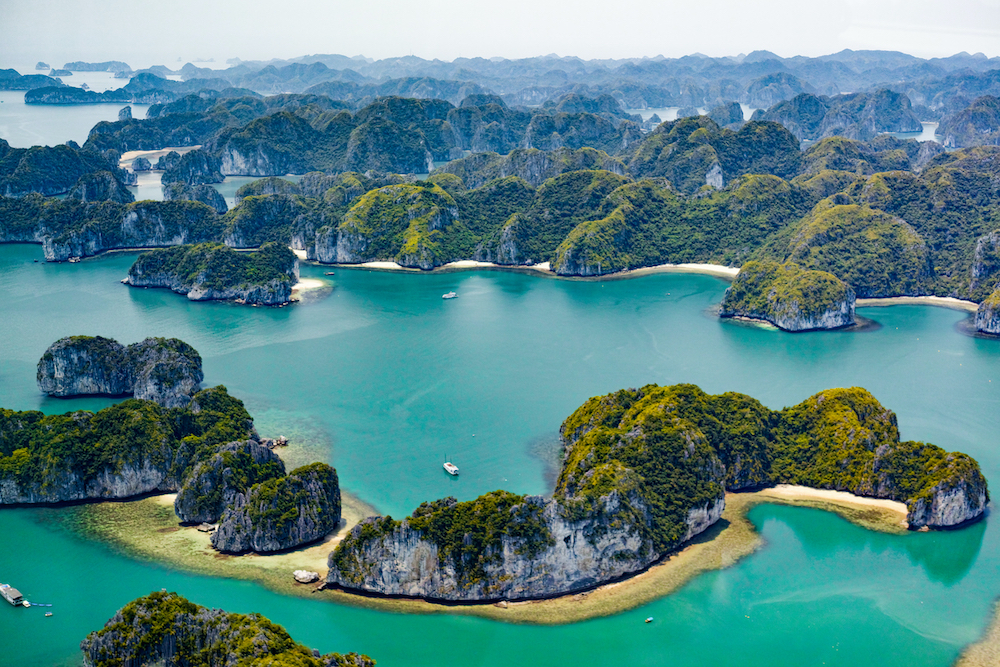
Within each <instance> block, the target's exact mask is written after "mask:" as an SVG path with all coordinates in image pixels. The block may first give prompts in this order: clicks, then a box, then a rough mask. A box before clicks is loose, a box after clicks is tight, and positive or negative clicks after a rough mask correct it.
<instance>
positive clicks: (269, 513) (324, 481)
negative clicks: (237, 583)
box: [212, 463, 340, 553]
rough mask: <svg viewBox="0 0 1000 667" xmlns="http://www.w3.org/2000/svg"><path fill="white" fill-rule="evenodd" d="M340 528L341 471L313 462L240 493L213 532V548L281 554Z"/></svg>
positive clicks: (226, 550) (225, 550)
mask: <svg viewBox="0 0 1000 667" xmlns="http://www.w3.org/2000/svg"><path fill="white" fill-rule="evenodd" d="M339 525H340V486H339V483H338V480H337V471H335V470H334V469H333V468H331V467H330V466H328V465H326V464H325V463H311V464H309V465H307V466H302V467H301V468H296V469H295V470H293V471H292V472H290V473H288V474H287V475H285V476H283V477H275V478H272V479H269V480H267V481H264V482H261V483H258V484H255V485H253V486H251V487H250V488H249V489H248V490H247V492H246V493H245V494H241V493H237V494H236V495H235V498H234V500H233V502H232V503H230V504H229V505H228V506H227V507H226V509H225V511H224V512H223V514H222V518H221V519H220V521H219V527H218V528H217V529H216V530H215V532H213V533H212V546H214V547H215V548H216V549H218V550H219V551H222V552H227V553H243V552H246V551H255V552H258V553H266V552H273V551H282V550H284V549H291V548H292V547H297V546H299V545H302V544H308V543H309V542H314V541H316V540H318V539H320V538H321V537H323V536H325V535H327V534H328V533H329V532H330V531H332V530H334V529H335V528H336V527H337V526H339Z"/></svg>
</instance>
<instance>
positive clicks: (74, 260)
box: [69, 257, 80, 264]
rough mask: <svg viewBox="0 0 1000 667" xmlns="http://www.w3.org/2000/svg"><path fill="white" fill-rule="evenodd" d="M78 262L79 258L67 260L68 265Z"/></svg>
mask: <svg viewBox="0 0 1000 667" xmlns="http://www.w3.org/2000/svg"><path fill="white" fill-rule="evenodd" d="M79 261H80V258H79V257H70V258H69V263H70V264H76V263H77V262H79Z"/></svg>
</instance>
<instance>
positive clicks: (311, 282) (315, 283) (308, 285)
mask: <svg viewBox="0 0 1000 667" xmlns="http://www.w3.org/2000/svg"><path fill="white" fill-rule="evenodd" d="M325 284H326V283H325V282H323V281H322V280H320V279H319V278H299V282H297V283H295V284H294V285H292V291H293V292H306V291H308V290H314V289H319V288H320V287H323V285H325Z"/></svg>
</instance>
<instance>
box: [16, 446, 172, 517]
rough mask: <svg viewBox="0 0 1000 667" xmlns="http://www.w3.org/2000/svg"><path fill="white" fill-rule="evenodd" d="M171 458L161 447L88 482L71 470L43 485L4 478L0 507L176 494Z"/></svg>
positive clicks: (50, 476) (50, 477) (48, 478)
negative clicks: (150, 454) (166, 493)
mask: <svg viewBox="0 0 1000 667" xmlns="http://www.w3.org/2000/svg"><path fill="white" fill-rule="evenodd" d="M174 454H175V452H173V451H171V450H170V448H169V447H167V446H164V447H163V448H162V449H161V451H160V452H159V453H158V455H157V456H145V457H142V459H141V460H138V461H125V462H121V463H120V464H119V465H116V466H115V469H113V470H112V469H111V468H105V469H104V470H102V471H101V472H100V473H99V474H98V475H97V476H96V477H94V478H92V479H89V480H86V479H84V476H83V475H81V474H80V473H78V472H76V471H74V470H61V471H58V472H55V473H53V474H50V475H48V476H47V477H46V479H45V481H44V482H34V481H21V482H18V480H16V479H14V478H11V477H6V478H3V479H0V505H28V504H37V503H62V502H72V501H77V500H96V499H101V498H105V499H106V498H130V497H132V496H139V495H143V494H146V493H153V492H170V491H176V490H177V484H178V482H177V479H176V478H175V477H174V476H173V475H172V474H171V467H172V464H173V463H174V462H175V460H176V459H175V457H174ZM162 457H166V458H162Z"/></svg>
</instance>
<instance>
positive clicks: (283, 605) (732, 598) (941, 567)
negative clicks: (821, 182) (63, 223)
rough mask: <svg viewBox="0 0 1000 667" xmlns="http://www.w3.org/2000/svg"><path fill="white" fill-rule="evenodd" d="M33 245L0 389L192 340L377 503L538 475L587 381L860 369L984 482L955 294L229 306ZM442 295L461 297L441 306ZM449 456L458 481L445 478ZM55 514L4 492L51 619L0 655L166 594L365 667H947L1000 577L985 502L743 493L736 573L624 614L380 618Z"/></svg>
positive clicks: (388, 299)
mask: <svg viewBox="0 0 1000 667" xmlns="http://www.w3.org/2000/svg"><path fill="white" fill-rule="evenodd" d="M34 259H41V251H40V248H39V247H37V246H16V245H15V246H0V298H2V303H3V304H4V306H3V311H2V317H0V405H2V406H4V407H8V408H14V409H21V410H23V409H41V410H44V411H46V412H64V411H67V410H70V409H78V408H88V409H95V408H99V407H101V406H103V405H106V404H107V403H108V401H107V400H105V399H74V400H57V399H48V398H45V397H43V396H42V395H40V394H39V392H38V390H37V388H36V386H35V383H34V368H35V363H36V362H37V360H38V358H39V356H40V355H41V354H42V352H43V351H44V350H45V348H46V347H47V346H48V345H49V344H50V343H51V342H53V341H54V340H56V339H57V338H59V337H61V336H65V335H70V334H90V335H97V334H99V335H104V336H111V337H114V338H117V339H118V340H119V341H121V342H123V343H131V342H134V341H136V340H139V339H141V338H143V337H145V336H149V335H156V336H176V337H179V338H182V339H184V340H186V341H188V342H189V343H191V344H193V345H194V346H195V347H196V348H197V349H198V350H199V351H200V352H201V354H202V356H203V357H204V360H205V374H206V378H205V384H206V385H214V384H219V383H222V384H225V385H226V386H227V387H228V388H229V389H230V391H231V392H232V393H234V394H235V395H237V396H239V397H241V398H243V399H244V400H245V401H246V402H247V405H248V407H249V409H250V411H251V412H252V413H253V414H254V415H255V416H256V417H257V423H258V426H259V428H260V430H261V431H262V432H263V433H264V434H265V435H278V434H280V433H285V434H286V435H289V436H290V437H292V439H293V443H295V445H294V446H297V447H300V448H302V449H304V450H305V453H306V454H307V455H309V456H312V457H314V458H320V459H323V460H326V461H328V462H330V463H331V464H333V465H334V466H336V468H337V470H338V472H339V474H340V478H341V483H342V485H343V486H344V487H345V488H346V489H347V490H349V491H350V492H352V493H354V494H355V495H358V496H360V497H361V498H363V499H364V500H366V501H368V502H370V503H372V504H374V505H375V506H376V507H377V508H378V509H379V510H380V511H382V512H387V513H391V514H393V515H394V516H402V515H404V514H406V513H408V512H409V511H411V510H412V509H413V508H414V506H415V505H417V504H418V503H419V502H420V501H422V500H427V499H432V498H438V497H441V496H444V495H455V496H457V497H459V498H460V499H468V498H472V497H475V496H477V495H479V494H481V493H484V492H486V491H490V490H493V489H496V488H501V487H502V488H506V489H509V490H511V491H515V492H519V493H545V492H547V491H548V490H549V489H550V487H551V483H552V474H553V465H552V463H551V460H552V453H553V451H554V449H555V444H556V442H557V430H558V427H559V424H560V422H561V421H562V419H563V418H564V417H565V416H566V415H568V414H569V413H570V412H571V411H572V410H573V409H574V408H576V407H577V406H578V405H579V404H580V403H581V402H582V401H584V400H585V399H586V398H587V397H589V396H592V395H595V394H601V393H605V392H608V391H611V390H614V389H619V388H621V387H625V386H638V385H642V384H645V383H649V382H656V383H660V384H669V383H675V382H694V383H697V384H699V385H701V386H702V387H703V388H704V389H705V390H707V391H710V392H722V391H728V390H734V391H742V392H746V393H748V394H751V395H753V396H755V397H757V398H758V399H760V400H761V401H763V402H764V403H765V404H767V405H769V406H770V407H772V408H777V407H781V406H783V405H788V404H792V403H797V402H799V401H801V400H802V399H804V398H806V397H807V396H809V395H810V394H812V393H814V392H816V391H819V390H821V389H825V388H828V387H833V386H850V385H861V386H864V387H866V388H868V389H869V390H871V391H872V392H873V393H874V394H875V396H876V397H877V398H879V400H880V401H882V403H883V404H884V405H886V406H888V407H890V408H892V409H893V410H895V411H896V412H897V414H898V416H899V422H900V427H901V432H902V435H903V437H904V438H907V439H917V440H927V441H931V442H934V443H936V444H939V445H941V446H943V447H945V448H948V449H951V450H961V451H965V452H968V453H969V454H971V455H973V456H975V457H976V458H977V459H978V460H979V461H980V463H981V464H982V466H983V471H984V473H985V474H986V476H987V478H988V479H989V480H990V481H991V482H995V481H996V480H998V479H1000V436H998V430H997V428H996V424H997V415H998V407H1000V373H998V372H997V371H998V370H1000V342H997V341H990V340H980V339H975V338H970V337H967V336H965V335H962V334H961V333H959V332H958V331H957V330H956V329H955V325H956V324H957V323H958V322H959V321H960V320H962V319H964V318H965V315H964V314H962V313H958V312H955V311H948V310H944V309H940V308H927V307H917V306H900V307H894V308H884V309H865V310H861V311H860V312H861V314H862V315H864V316H866V317H869V318H871V319H874V320H876V321H878V322H879V323H880V324H881V325H882V326H881V328H878V329H877V330H875V331H869V332H864V333H843V332H832V333H817V334H804V335H790V334H783V333H779V332H776V331H768V330H764V329H760V328H757V327H751V326H743V325H738V324H735V323H732V322H721V321H719V320H717V319H715V318H712V317H710V316H708V315H707V314H706V313H705V311H706V309H707V308H709V307H710V306H711V305H712V304H713V303H717V302H718V301H719V299H720V298H721V295H722V292H723V290H724V289H725V287H726V284H725V283H724V282H722V281H720V280H717V279H715V278H710V277H706V276H691V275H658V276H648V277H645V278H640V279H634V280H621V281H609V282H603V283H601V282H570V281H558V280H549V279H543V278H537V277H532V276H524V275H518V274H511V273H500V272H475V273H455V274H436V275H396V274H386V273H374V272H364V271H348V270H337V271H336V275H335V276H333V277H332V278H328V280H333V281H335V282H334V288H333V291H332V293H331V294H330V295H329V296H328V297H326V298H323V299H320V300H316V301H313V302H309V303H303V304H299V305H296V306H293V307H289V308H283V309H267V308H246V307H239V306H233V305H228V304H211V303H210V304H196V303H191V302H188V301H187V300H186V299H184V298H183V297H180V296H178V295H175V294H172V293H170V292H166V291H162V290H135V289H129V288H127V287H125V286H123V285H121V284H119V282H118V281H119V279H120V278H121V277H123V276H124V275H125V272H126V270H127V268H128V266H129V265H130V263H131V261H132V256H131V255H125V254H119V255H109V256H106V257H104V258H101V259H97V260H88V261H85V262H81V263H79V264H60V265H52V264H44V263H34V262H33V260H34ZM323 272H324V270H323V269H322V268H317V267H304V269H303V275H304V276H305V277H323ZM450 290H455V291H457V292H458V293H459V295H460V296H459V298H458V299H454V300H451V301H444V300H442V299H441V294H442V293H444V292H447V291H450ZM993 379H997V382H996V383H994V382H991V380H993ZM446 454H447V455H448V456H449V457H450V458H451V459H452V460H453V461H455V462H456V463H457V464H458V465H459V466H460V467H461V468H462V475H461V477H460V478H457V479H455V478H451V477H448V476H447V475H446V474H444V472H443V471H442V470H441V467H440V463H441V461H442V460H443V458H444V456H445V455H446ZM63 511H64V510H59V509H16V510H11V509H7V510H0V535H2V536H3V540H4V546H3V549H2V550H0V581H5V582H6V581H9V582H10V583H12V584H13V585H15V586H17V587H18V588H20V589H21V590H22V591H23V592H24V593H26V595H27V597H29V599H32V600H34V601H38V602H52V603H54V604H55V606H54V607H53V609H52V611H53V612H54V615H53V617H51V618H44V617H43V611H44V610H43V609H41V608H32V609H27V610H25V609H13V608H10V607H0V637H5V638H6V637H17V638H18V640H17V641H16V642H13V643H6V645H5V652H4V654H3V657H2V658H0V663H3V664H20V665H36V664H37V665H47V664H78V663H79V659H80V658H79V652H78V650H77V646H78V643H79V641H80V640H81V639H82V638H83V637H84V636H85V635H86V633H87V632H88V631H89V630H92V629H95V628H97V627H99V626H100V625H101V624H102V623H103V622H104V621H105V620H107V618H109V617H110V616H111V615H112V614H113V613H114V611H115V610H116V609H117V608H119V607H120V606H121V605H123V604H124V603H125V602H127V601H129V600H131V599H133V598H135V597H137V596H139V595H143V594H146V593H148V592H149V591H151V590H158V589H160V588H168V589H169V590H176V591H178V592H180V593H181V594H183V595H185V596H187V597H189V598H190V599H192V600H193V601H195V602H197V603H199V604H203V605H210V606H220V607H224V608H225V609H227V610H230V611H241V612H249V611H258V612H261V613H263V614H265V615H266V616H268V617H269V618H271V619H272V620H274V621H276V622H278V623H280V624H282V625H283V626H285V627H286V628H287V629H288V630H289V631H290V632H291V633H292V635H293V636H294V637H295V638H296V639H297V640H298V641H301V642H303V643H305V644H308V645H310V646H315V647H316V648H318V649H320V650H322V651H324V652H328V651H339V652H346V651H362V652H366V653H368V654H370V655H372V656H373V657H375V658H376V659H377V660H378V661H379V664H380V665H383V666H386V665H387V666H393V665H508V664H538V665H550V664H552V665H554V664H564V663H566V661H575V662H576V663H577V664H598V665H619V664H636V665H731V664H739V665H789V666H791V665H821V664H826V665H868V664H878V665H880V666H881V665H948V664H950V663H951V662H952V661H953V660H954V659H955V657H956V656H957V655H958V653H959V652H960V651H961V649H962V647H963V646H965V645H966V644H968V643H970V642H972V641H974V640H975V639H976V638H977V637H978V636H979V635H980V634H981V632H982V630H983V628H984V626H985V624H986V622H987V621H988V618H989V612H990V607H991V603H992V601H993V599H994V598H995V597H996V596H997V595H1000V536H998V535H1000V534H998V531H997V530H996V529H995V527H994V523H995V522H994V521H992V520H991V519H989V518H988V519H987V520H986V521H985V522H980V523H978V524H976V525H974V526H972V527H969V528H967V529H964V530H960V531H954V532H945V533H919V534H908V535H904V536H887V535H881V534H876V533H872V532H870V531H866V530H863V529H861V528H858V527H856V526H852V525H850V524H848V523H846V522H845V521H843V520H841V519H839V518H838V517H836V516H833V515H831V514H829V513H825V512H820V511H816V510H807V509H798V508H787V507H776V506H761V507H758V508H757V509H755V510H754V511H753V512H752V513H751V518H752V520H753V521H754V523H755V524H756V525H757V526H758V528H759V529H760V530H761V532H762V534H763V536H764V538H765V540H766V546H765V547H764V548H763V549H762V550H761V551H759V552H757V553H756V554H754V555H753V556H751V557H749V558H747V559H745V560H743V561H741V562H740V563H739V564H737V565H736V566H734V567H732V568H729V569H727V570H724V571H721V572H715V573H711V574H708V575H705V576H702V577H700V578H698V579H696V580H694V581H693V582H691V583H690V584H689V585H688V586H686V587H685V588H683V589H682V590H681V591H679V592H677V593H676V594H674V595H671V596H669V597H666V598H663V599H661V600H659V601H657V602H654V603H652V604H650V605H647V606H645V607H642V608H639V609H636V610H634V611H631V612H627V613H624V614H620V615H617V616H614V617H610V618H604V619H599V620H594V621H590V622H586V623H579V624H574V625H569V626H562V627H532V626H515V625H508V624H503V623H497V622H493V621H486V620H481V619H476V618H467V617H457V616H451V615H434V616H408V615H399V614H388V613H382V612H374V611H370V610H364V609H358V608H353V607H343V606H339V605H335V604H331V603H325V602H313V601H309V600H300V599H292V598H286V597H282V596H279V595H275V594H273V593H270V592H268V591H266V590H264V589H262V588H260V587H259V586H256V585H253V584H248V583H244V582H239V581H232V580H224V579H211V578H205V577H199V576H192V575H189V574H186V573H183V572H177V571H174V570H171V569H168V568H165V567H162V566H158V565H155V564H149V563H144V562H138V561H134V560H131V559H128V558H125V557H122V556H120V555H117V554H115V553H114V552H112V551H111V550H110V549H108V548H106V547H105V546H103V545H101V544H98V543H95V542H93V541H89V540H85V539H82V538H79V537H77V536H75V535H74V534H72V533H71V532H69V531H68V530H66V529H65V528H63V527H62V526H61V524H60V523H59V522H58V518H59V517H60V516H61V514H60V513H61V512H63ZM650 615H652V616H654V617H655V619H656V620H655V622H654V623H652V624H649V625H646V624H644V623H642V619H643V618H645V617H646V616H650Z"/></svg>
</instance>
